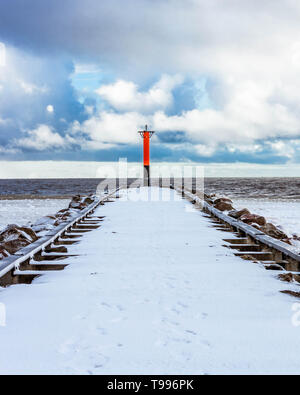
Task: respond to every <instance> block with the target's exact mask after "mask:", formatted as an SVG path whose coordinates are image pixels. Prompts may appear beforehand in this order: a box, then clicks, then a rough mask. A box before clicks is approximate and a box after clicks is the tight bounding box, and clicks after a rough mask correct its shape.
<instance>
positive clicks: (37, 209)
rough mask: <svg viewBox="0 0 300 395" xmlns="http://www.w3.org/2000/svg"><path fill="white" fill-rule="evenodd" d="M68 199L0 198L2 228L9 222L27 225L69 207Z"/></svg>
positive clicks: (0, 226)
mask: <svg viewBox="0 0 300 395" xmlns="http://www.w3.org/2000/svg"><path fill="white" fill-rule="evenodd" d="M69 203H70V200H67V199H32V200H0V230H1V229H2V228H5V226H6V225H8V224H17V225H26V224H27V223H29V222H35V221H36V220H38V219H39V218H41V217H44V216H45V215H49V214H55V213H57V212H58V211H59V210H61V209H63V208H66V207H68V205H69Z"/></svg>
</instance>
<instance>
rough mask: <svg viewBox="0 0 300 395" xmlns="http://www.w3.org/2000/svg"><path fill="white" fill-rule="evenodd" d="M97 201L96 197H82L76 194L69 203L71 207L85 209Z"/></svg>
mask: <svg viewBox="0 0 300 395" xmlns="http://www.w3.org/2000/svg"><path fill="white" fill-rule="evenodd" d="M94 201H95V199H94V197H93V196H92V195H91V196H88V197H85V198H84V197H81V196H80V195H76V196H74V197H73V198H72V200H71V203H70V204H69V209H70V208H73V209H77V210H83V209H85V208H86V207H87V206H89V205H90V204H92V203H93V202H94Z"/></svg>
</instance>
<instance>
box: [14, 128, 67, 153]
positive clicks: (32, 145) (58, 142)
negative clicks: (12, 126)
mask: <svg viewBox="0 0 300 395" xmlns="http://www.w3.org/2000/svg"><path fill="white" fill-rule="evenodd" d="M26 134H27V137H24V138H22V139H19V140H15V145H16V146H18V147H21V148H29V149H33V150H37V151H45V150H49V149H53V148H64V147H65V144H66V143H65V141H64V139H63V138H62V137H61V136H60V135H59V134H58V133H55V132H54V131H53V130H52V129H51V128H50V127H49V126H48V125H39V126H38V127H37V128H36V129H34V130H31V131H28V132H27V133H26Z"/></svg>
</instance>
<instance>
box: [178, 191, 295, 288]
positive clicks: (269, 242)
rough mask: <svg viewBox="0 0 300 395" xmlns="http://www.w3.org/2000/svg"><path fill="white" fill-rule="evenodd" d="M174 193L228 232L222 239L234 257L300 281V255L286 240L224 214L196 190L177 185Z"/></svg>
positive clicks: (220, 228) (217, 226)
mask: <svg viewBox="0 0 300 395" xmlns="http://www.w3.org/2000/svg"><path fill="white" fill-rule="evenodd" d="M177 192H178V193H180V194H182V196H183V197H185V198H186V199H187V200H189V201H190V202H192V203H193V204H195V205H196V206H198V207H199V209H201V210H202V211H203V212H204V213H206V214H207V216H208V217H209V219H210V220H211V222H212V226H213V227H215V228H216V229H218V230H220V231H223V232H227V233H228V236H226V237H225V238H224V239H223V240H224V247H227V248H229V249H231V250H234V254H235V255H236V256H239V257H241V258H243V259H245V260H249V261H253V262H255V263H259V264H261V265H263V266H264V267H265V269H267V270H273V271H277V272H278V274H283V273H284V272H285V273H286V274H287V273H288V274H289V278H290V279H292V280H294V281H296V282H300V255H299V254H297V253H296V252H294V251H293V250H292V249H291V248H289V247H288V246H287V244H286V243H283V242H281V241H279V240H277V239H274V238H273V237H270V236H268V235H266V234H265V233H263V232H262V231H260V230H258V229H256V228H254V227H252V226H250V225H247V224H245V223H244V222H242V221H239V220H237V219H234V218H232V217H230V216H228V215H226V214H224V213H223V212H222V211H219V210H217V209H216V208H214V207H213V206H212V205H210V204H209V203H207V202H206V201H204V200H203V199H202V198H201V197H199V196H198V195H197V193H196V194H194V193H192V192H191V191H190V190H185V189H180V188H178V189H177ZM287 292H288V291H287ZM291 294H292V293H291ZM293 294H294V295H293V296H300V294H299V295H295V293H293Z"/></svg>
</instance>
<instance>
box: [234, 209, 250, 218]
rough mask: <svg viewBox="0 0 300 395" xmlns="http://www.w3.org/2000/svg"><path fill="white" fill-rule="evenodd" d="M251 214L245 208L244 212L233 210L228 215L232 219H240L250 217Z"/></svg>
mask: <svg viewBox="0 0 300 395" xmlns="http://www.w3.org/2000/svg"><path fill="white" fill-rule="evenodd" d="M249 214H251V213H250V211H249V210H248V209H247V208H243V209H242V210H232V211H230V212H229V213H228V215H229V216H230V217H232V218H235V219H239V218H241V217H242V216H243V215H249Z"/></svg>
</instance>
